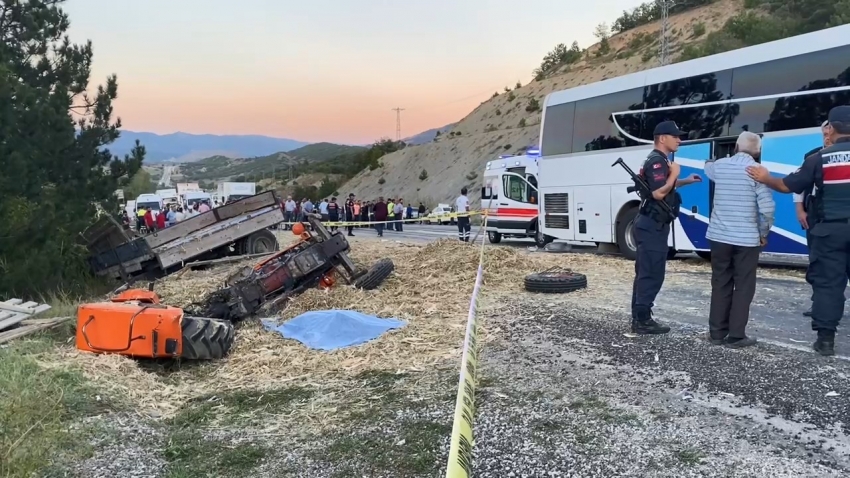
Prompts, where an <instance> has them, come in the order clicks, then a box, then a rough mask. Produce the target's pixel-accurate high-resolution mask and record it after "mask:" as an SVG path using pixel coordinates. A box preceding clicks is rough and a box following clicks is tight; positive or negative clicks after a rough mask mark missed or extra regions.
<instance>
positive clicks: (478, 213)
mask: <svg viewBox="0 0 850 478" xmlns="http://www.w3.org/2000/svg"><path fill="white" fill-rule="evenodd" d="M482 215H483V216H486V215H487V213H486V212H481V211H469V212H467V213H457V212H453V213H451V214H444V215H442V216H440V219H451V218H458V217H472V216H482ZM427 221H428V218H427V217H423V218H415V219H399V220H395V219H387V220H386V221H351V222H344V221H336V222H330V221H322V224H324V225H325V226H337V227H338V226H342V227H347V226H352V227H354V226H373V225H375V224H395V223H397V222H401V223H408V222H427ZM293 224H297V223H295V222H280V223H278V225H281V226H291V225H293ZM301 224H304V225H305V226H306V225H309V223H308V222H306V221H304V222H302V223H301Z"/></svg>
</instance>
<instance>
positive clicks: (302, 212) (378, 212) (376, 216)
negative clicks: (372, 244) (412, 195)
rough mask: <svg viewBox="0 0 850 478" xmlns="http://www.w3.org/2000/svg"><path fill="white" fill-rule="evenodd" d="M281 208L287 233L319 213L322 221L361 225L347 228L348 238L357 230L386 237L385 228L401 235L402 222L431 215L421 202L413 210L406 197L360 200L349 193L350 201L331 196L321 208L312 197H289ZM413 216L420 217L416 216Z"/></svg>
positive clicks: (323, 201) (322, 203) (333, 229)
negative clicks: (295, 224)
mask: <svg viewBox="0 0 850 478" xmlns="http://www.w3.org/2000/svg"><path fill="white" fill-rule="evenodd" d="M281 208H282V209H283V214H284V222H285V224H286V225H285V227H286V229H287V230H289V229H292V224H294V223H296V222H306V220H307V215H308V214H319V215H320V216H321V217H322V221H326V222H331V223H333V222H354V223H362V224H358V225H352V226H347V227H346V231H347V234H348V235H349V236H354V229H357V228H372V229H375V230H376V231H377V233H378V236H379V237H383V235H384V230H385V229H386V230H389V231H398V232H402V231H403V230H404V222H402V221H403V220H406V219H416V218H419V219H423V218H424V217H425V216H426V215H427V214H428V208H426V207H425V204H424V203H422V202H421V201H420V202H419V206H418V207H414V206H413V204H405V202H404V198H389V199H386V200H385V199H384V197H383V196H381V197H378V198H377V199H374V200H360V199H357V197H356V196H355V195H354V194H349V195H348V198H347V199H346V200H345V201H344V202H342V203H340V202H339V200H338V199H337V198H336V197H331V198H330V199H327V198H326V199H322V201H321V202H319V204H318V205H316V204H314V203H313V201H312V200H311V199H310V198H303V199H301V201H296V200H294V199H292V196H291V195H290V196H287V197H286V200H285V201H283V202H282V204H281ZM414 213H416V214H417V215H416V216H414ZM388 221H389V222H388ZM338 229H339V226H331V230H332V231H336V230H338Z"/></svg>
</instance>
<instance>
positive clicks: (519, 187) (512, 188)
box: [504, 176, 529, 202]
mask: <svg viewBox="0 0 850 478" xmlns="http://www.w3.org/2000/svg"><path fill="white" fill-rule="evenodd" d="M504 181H505V184H504V185H505V197H506V198H508V199H510V200H512V201H517V202H529V200H528V191H527V185H526V183H525V181H523V180H522V178H519V177H516V176H505V179H504Z"/></svg>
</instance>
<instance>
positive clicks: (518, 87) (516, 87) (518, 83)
mask: <svg viewBox="0 0 850 478" xmlns="http://www.w3.org/2000/svg"><path fill="white" fill-rule="evenodd" d="M520 88H522V83H520V82H519V81H517V82H516V86H515V87H514V89H515V90H518V89H520Z"/></svg>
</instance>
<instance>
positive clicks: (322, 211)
mask: <svg viewBox="0 0 850 478" xmlns="http://www.w3.org/2000/svg"><path fill="white" fill-rule="evenodd" d="M327 213H328V203H327V202H325V201H322V202H321V203H319V214H327Z"/></svg>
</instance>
